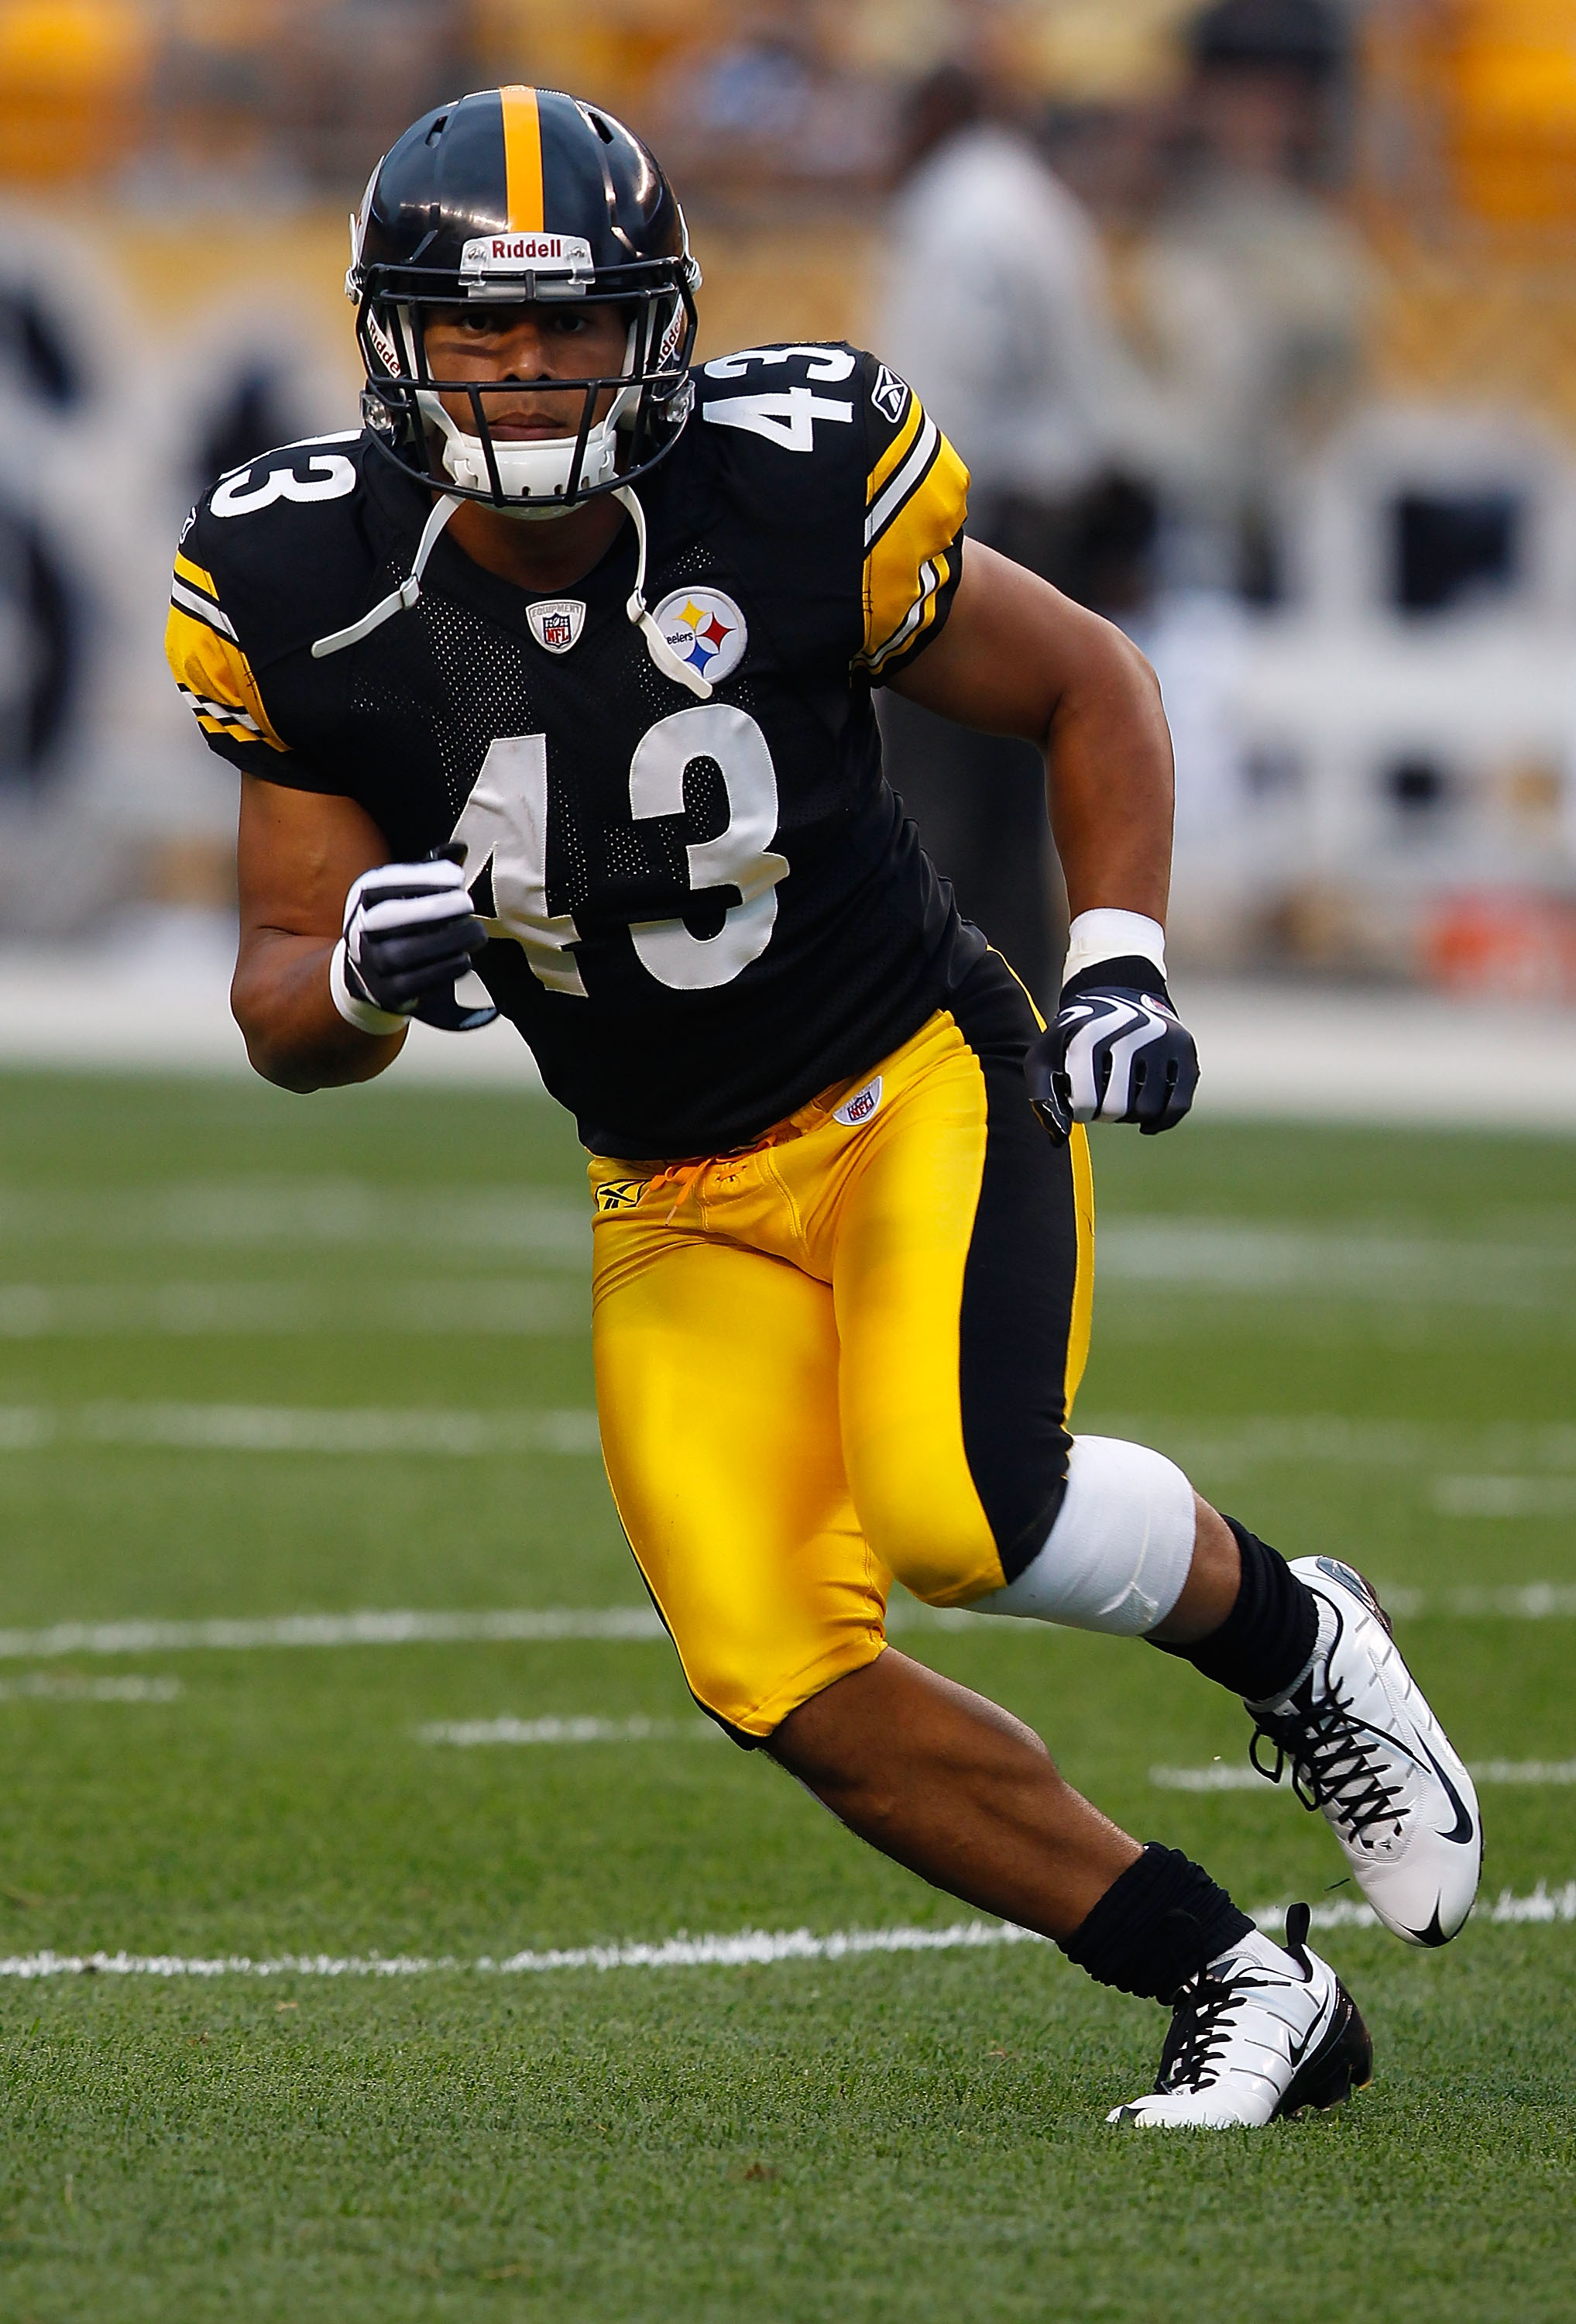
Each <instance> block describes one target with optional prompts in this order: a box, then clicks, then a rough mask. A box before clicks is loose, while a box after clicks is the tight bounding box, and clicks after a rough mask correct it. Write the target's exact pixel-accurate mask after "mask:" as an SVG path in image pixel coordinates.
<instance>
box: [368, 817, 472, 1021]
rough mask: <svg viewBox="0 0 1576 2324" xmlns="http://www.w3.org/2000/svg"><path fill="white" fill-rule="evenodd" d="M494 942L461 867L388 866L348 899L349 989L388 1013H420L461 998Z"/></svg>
mask: <svg viewBox="0 0 1576 2324" xmlns="http://www.w3.org/2000/svg"><path fill="white" fill-rule="evenodd" d="M486 941H487V931H486V929H485V928H484V927H483V926H482V923H481V921H480V920H479V919H478V918H477V917H476V913H475V907H474V906H473V904H472V902H471V899H470V896H469V895H468V893H467V892H466V889H465V872H464V871H463V869H462V868H461V866H460V865H459V864H458V863H456V862H451V861H449V859H448V858H447V856H439V857H438V859H437V860H436V861H433V862H427V863H381V864H379V865H378V866H377V868H376V869H375V870H374V871H364V872H363V873H362V875H361V877H360V879H359V880H357V881H355V885H354V886H353V887H352V889H351V890H350V893H349V894H348V895H347V896H346V899H345V935H344V938H343V940H342V942H343V968H344V978H345V984H346V990H347V991H348V992H349V994H350V996H351V998H352V999H353V1000H355V1001H361V1002H363V1003H364V1004H370V1005H371V1007H372V1008H373V1009H375V1010H382V1012H383V1013H384V1014H385V1015H387V1016H391V1017H410V1016H414V1015H415V1014H416V1013H417V1012H418V1010H419V1009H420V1008H421V1006H422V1003H423V1002H430V1001H431V1000H432V999H433V997H434V996H436V995H438V994H447V995H452V994H453V991H454V988H455V984H456V982H457V980H458V979H459V978H460V977H462V976H464V975H465V973H466V972H467V971H468V970H469V968H470V966H471V964H472V962H473V960H474V959H475V955H476V954H477V953H479V952H480V951H481V949H482V947H483V945H484V944H485V943H486Z"/></svg>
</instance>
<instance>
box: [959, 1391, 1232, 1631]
mask: <svg viewBox="0 0 1576 2324" xmlns="http://www.w3.org/2000/svg"><path fill="white" fill-rule="evenodd" d="M1193 1547H1194V1493H1193V1487H1192V1486H1191V1485H1190V1484H1189V1483H1188V1480H1187V1479H1186V1478H1185V1477H1184V1475H1183V1473H1182V1471H1181V1470H1180V1469H1179V1468H1178V1467H1177V1466H1176V1464H1175V1462H1174V1461H1167V1460H1166V1457H1165V1455H1164V1453H1160V1452H1151V1451H1150V1450H1149V1448H1148V1446H1147V1445H1145V1444H1129V1443H1124V1442H1123V1441H1122V1440H1121V1439H1120V1437H1114V1436H1081V1437H1079V1438H1078V1439H1077V1440H1076V1442H1075V1443H1074V1446H1073V1449H1072V1452H1071V1454H1070V1455H1069V1459H1068V1466H1067V1489H1066V1492H1065V1494H1064V1497H1063V1500H1062V1506H1061V1508H1060V1509H1059V1511H1058V1512H1057V1515H1056V1521H1055V1524H1054V1525H1053V1526H1052V1527H1051V1530H1050V1532H1049V1534H1048V1535H1046V1542H1045V1545H1044V1547H1043V1548H1042V1549H1041V1550H1040V1551H1039V1552H1038V1554H1037V1555H1036V1556H1035V1557H1033V1558H1031V1559H1030V1561H1029V1563H1028V1565H1027V1566H1026V1567H1025V1568H1024V1570H1023V1572H1021V1573H1019V1574H1018V1576H1017V1578H1016V1580H1014V1581H1012V1582H1009V1584H1008V1585H1007V1587H1006V1588H1005V1589H999V1590H993V1591H989V1592H987V1593H986V1594H985V1595H984V1596H982V1597H979V1598H976V1599H975V1600H973V1606H974V1610H975V1612H976V1613H982V1614H1017V1615H1023V1616H1028V1618H1030V1619H1033V1620H1037V1621H1041V1622H1060V1623H1063V1624H1064V1625H1065V1626H1066V1627H1067V1628H1070V1629H1074V1630H1104V1631H1108V1632H1110V1633H1111V1635H1112V1636H1113V1637H1140V1636H1142V1634H1143V1633H1144V1632H1145V1631H1147V1630H1152V1629H1153V1628H1155V1626H1156V1624H1157V1623H1159V1622H1163V1621H1164V1620H1165V1619H1166V1616H1167V1615H1168V1614H1169V1613H1170V1611H1171V1609H1172V1608H1173V1607H1174V1606H1175V1603H1176V1600H1177V1599H1178V1598H1179V1597H1180V1596H1181V1594H1182V1589H1183V1584H1184V1582H1186V1580H1187V1575H1188V1569H1189V1567H1190V1566H1191V1565H1192V1563H1193Z"/></svg>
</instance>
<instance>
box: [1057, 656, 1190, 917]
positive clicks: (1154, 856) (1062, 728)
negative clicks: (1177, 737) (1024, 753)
mask: <svg viewBox="0 0 1576 2324" xmlns="http://www.w3.org/2000/svg"><path fill="white" fill-rule="evenodd" d="M1100 627H1101V632H1102V634H1101V636H1100V637H1099V639H1098V641H1097V643H1096V644H1095V646H1094V647H1093V648H1092V650H1090V652H1089V653H1088V655H1087V657H1086V659H1084V661H1083V666H1082V667H1081V668H1080V670H1079V672H1078V675H1077V677H1076V678H1074V680H1073V681H1072V682H1071V683H1069V684H1068V686H1067V687H1065V688H1064V691H1063V692H1062V694H1061V695H1060V696H1059V698H1058V700H1057V702H1056V705H1055V709H1054V711H1053V713H1052V715H1051V719H1050V723H1049V727H1048V731H1047V733H1046V800H1047V804H1048V806H1049V809H1050V817H1051V829H1052V831H1053V833H1054V834H1055V842H1056V852H1057V853H1058V855H1059V856H1060V857H1061V861H1062V870H1063V872H1064V876H1065V879H1066V882H1067V903H1068V908H1069V909H1070V911H1071V912H1072V915H1073V917H1074V918H1077V916H1078V915H1079V913H1080V912H1088V911H1094V910H1097V909H1099V908H1101V907H1115V908H1119V909H1120V910H1123V911H1129V912H1141V913H1143V914H1145V915H1146V916H1147V918H1150V919H1152V920H1158V921H1160V922H1161V923H1162V924H1163V923H1164V921H1165V918H1166V898H1167V895H1168V893H1169V890H1170V883H1171V824H1172V761H1171V736H1170V733H1169V731H1168V729H1167V727H1166V714H1165V711H1164V710H1163V708H1162V707H1161V702H1160V688H1159V686H1158V685H1157V682H1156V678H1155V674H1154V672H1153V670H1152V669H1150V668H1149V665H1148V663H1147V661H1146V660H1145V659H1144V657H1143V655H1142V654H1141V653H1139V652H1138V649H1137V648H1136V647H1135V646H1132V645H1130V644H1129V641H1128V640H1127V639H1126V638H1124V637H1123V636H1122V635H1121V633H1120V632H1119V631H1117V630H1114V629H1112V628H1111V626H1110V625H1109V624H1108V623H1104V622H1102V623H1101V625H1100Z"/></svg>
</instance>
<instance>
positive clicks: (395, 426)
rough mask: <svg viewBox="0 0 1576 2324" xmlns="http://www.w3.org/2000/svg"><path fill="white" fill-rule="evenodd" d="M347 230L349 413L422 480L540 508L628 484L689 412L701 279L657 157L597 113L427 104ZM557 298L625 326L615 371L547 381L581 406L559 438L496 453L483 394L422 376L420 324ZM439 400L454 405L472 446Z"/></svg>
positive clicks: (535, 91)
mask: <svg viewBox="0 0 1576 2324" xmlns="http://www.w3.org/2000/svg"><path fill="white" fill-rule="evenodd" d="M350 233H351V263H350V271H349V272H348V274H347V275H346V282H345V287H346V291H347V293H348V294H349V296H350V297H351V298H353V299H355V300H356V301H357V314H356V337H357V338H358V340H359V342H360V345H361V349H362V353H363V355H364V358H365V361H366V378H367V383H366V389H365V392H364V395H363V397H362V411H363V416H364V420H365V421H366V424H367V426H368V428H369V429H371V431H372V433H373V438H374V439H375V440H376V441H377V442H378V443H379V444H380V445H381V446H382V448H383V449H384V451H385V452H387V453H388V454H389V455H390V457H392V458H393V459H394V460H395V461H396V462H397V463H398V464H399V465H400V466H401V467H403V468H405V469H406V470H408V471H409V472H410V474H412V475H417V476H419V478H420V479H421V480H422V482H423V483H425V484H434V485H436V486H437V487H438V489H440V490H441V491H442V492H443V493H445V494H446V495H447V496H450V497H452V498H459V499H465V500H478V501H486V502H490V503H492V504H493V506H494V507H498V508H502V509H508V510H512V511H513V512H517V513H524V512H527V511H529V510H530V507H531V505H532V504H533V503H534V504H536V505H537V506H539V507H540V508H542V510H543V511H544V512H546V511H548V510H549V509H551V508H552V507H554V506H555V505H556V506H557V507H558V508H563V507H566V506H568V505H571V504H573V503H576V502H580V501H584V500H587V499H589V498H591V497H592V496H593V495H594V494H595V493H607V492H613V491H617V490H619V489H621V488H622V487H623V486H626V485H628V484H630V482H631V480H632V479H633V478H634V477H637V476H640V475H644V474H645V472H646V471H647V470H648V469H649V468H650V467H652V466H655V464H656V462H657V461H659V459H660V458H661V457H662V456H663V454H664V453H665V452H667V451H668V450H669V449H670V447H672V445H673V444H674V443H676V442H677V438H678V435H679V432H680V430H681V429H683V426H684V423H685V421H686V420H687V418H688V416H689V409H690V404H691V401H692V400H693V395H692V390H691V386H690V383H689V378H688V366H689V358H690V354H691V351H692V349H693V347H694V345H695V329H696V316H695V292H696V290H697V289H698V287H699V284H700V269H699V268H698V267H697V266H696V263H695V260H694V259H693V258H692V257H691V256H690V252H689V236H688V234H687V231H686V228H685V223H684V213H683V211H682V210H681V209H680V208H679V207H678V203H677V198H675V196H674V193H673V189H672V188H671V187H670V186H669V184H668V180H667V179H666V178H665V177H664V176H663V174H662V171H661V170H660V169H659V166H658V164H657V161H656V160H655V158H654V156H653V155H652V154H651V153H650V152H649V151H648V150H647V148H646V147H645V146H644V145H643V144H642V143H641V140H640V139H639V138H638V137H636V136H634V135H633V134H631V131H629V130H628V129H626V128H625V127H624V126H623V124H622V122H618V121H615V120H614V119H613V115H611V114H608V113H604V112H603V111H602V109H601V108H600V107H599V106H594V105H586V104H584V103H582V102H581V100H580V99H579V98H578V97H567V96H566V95H565V94H564V92H563V91H562V90H560V89H549V88H540V89H539V88H488V89H481V90H478V91H476V92H475V94H473V95H472V96H469V97H459V98H457V99H456V101H455V102H454V103H453V104H451V105H443V106H438V108H437V110H436V111H434V112H432V113H428V114H424V115H422V117H421V119H420V120H419V121H418V122H416V123H414V124H412V126H411V127H410V128H409V129H408V130H407V131H406V132H405V134H404V135H403V136H402V137H401V139H400V141H399V143H398V144H397V145H395V146H394V147H393V148H392V151H391V152H389V153H387V154H386V155H385V156H384V158H383V159H382V161H380V162H379V163H378V166H377V168H376V169H375V170H374V171H373V174H372V177H371V180H369V182H368V185H367V189H366V193H365V195H364V198H363V200H362V206H361V212H360V215H359V217H353V218H352V220H351V226H350ZM558 299H575V300H597V301H599V302H602V303H604V304H606V303H612V304H614V305H616V306H617V307H618V308H619V309H621V310H622V311H623V312H624V313H626V314H627V316H628V319H629V333H628V338H627V341H626V352H625V357H624V367H623V370H622V373H620V374H616V375H615V376H613V377H611V378H601V379H585V380H566V381H564V382H562V383H561V384H562V385H563V386H564V387H565V388H566V389H567V390H568V391H570V392H575V391H576V390H577V391H579V392H580V393H581V397H582V406H581V417H580V424H579V428H578V429H577V431H576V434H575V435H574V436H572V437H570V436H566V437H563V438H553V439H550V440H548V441H542V440H538V441H536V442H527V443H512V442H508V441H494V439H493V435H492V433H491V431H490V429H489V428H488V425H487V416H486V408H485V395H484V390H485V389H486V388H487V386H489V385H492V386H493V387H494V388H496V385H497V383H496V381H493V382H491V383H489V382H487V381H478V380H464V379H447V378H445V379H442V380H435V379H434V378H433V377H432V375H431V373H430V371H429V366H428V360H427V348H426V322H427V318H428V317H429V314H430V313H431V311H432V309H434V308H437V307H449V308H452V307H455V306H459V305H464V304H465V303H466V302H467V301H469V300H495V301H508V302H511V303H520V302H522V301H527V300H558ZM557 384H559V383H557V382H555V385H557ZM439 387H441V388H442V389H443V390H444V391H445V392H447V393H449V394H459V395H464V396H465V397H466V398H467V400H468V401H469V404H470V408H471V412H472V415H473V418H474V421H475V434H474V435H471V434H468V433H467V432H466V431H465V430H464V429H461V428H460V427H459V425H458V424H457V422H456V420H454V419H453V418H452V417H451V415H450V414H449V413H448V412H447V411H446V410H445V409H444V407H443V405H442V403H441V402H440V401H439V400H438V392H437V391H438V388H439ZM609 389H611V390H613V400H612V405H611V409H610V410H608V411H607V412H606V413H605V414H604V417H603V418H602V419H601V420H598V419H597V416H596V407H597V401H598V399H599V397H600V396H601V395H603V394H604V392H605V391H607V390H609Z"/></svg>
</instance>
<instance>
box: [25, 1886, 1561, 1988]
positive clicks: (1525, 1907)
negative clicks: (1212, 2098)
mask: <svg viewBox="0 0 1576 2324" xmlns="http://www.w3.org/2000/svg"><path fill="white" fill-rule="evenodd" d="M1251 1917H1252V1918H1253V1920H1254V1921H1255V1922H1256V1923H1258V1926H1259V1927H1260V1928H1262V1929H1267V1930H1273V1929H1277V1928H1279V1927H1281V1926H1282V1925H1283V1924H1284V1922H1285V1919H1286V1906H1285V1905H1284V1904H1262V1905H1260V1906H1259V1907H1258V1910H1257V1911H1256V1912H1255V1913H1254V1914H1252V1916H1251ZM1312 1918H1313V1926H1314V1928H1316V1929H1348V1928H1368V1927H1371V1926H1375V1925H1377V1923H1376V1922H1375V1916H1374V1914H1373V1913H1372V1912H1371V1911H1370V1909H1369V1906H1368V1905H1366V1904H1354V1903H1350V1902H1349V1901H1347V1900H1346V1899H1345V1898H1342V1899H1341V1901H1340V1902H1339V1903H1337V1904H1315V1905H1314V1906H1313V1915H1312ZM1474 1918H1475V1919H1476V1920H1477V1921H1478V1922H1479V1923H1483V1922H1491V1923H1499V1924H1506V1923H1513V1924H1514V1923H1531V1924H1533V1925H1535V1926H1536V1925H1545V1926H1546V1925H1549V1924H1552V1923H1557V1922H1569V1921H1576V1880H1571V1881H1567V1882H1566V1883H1565V1884H1564V1886H1562V1887H1558V1888H1554V1889H1553V1890H1551V1889H1550V1887H1549V1886H1548V1884H1547V1882H1546V1881H1543V1880H1540V1881H1539V1882H1538V1884H1537V1886H1536V1887H1535V1888H1534V1889H1533V1890H1532V1891H1531V1892H1530V1893H1529V1894H1528V1895H1525V1896H1516V1895H1512V1893H1511V1891H1510V1890H1509V1889H1508V1888H1506V1889H1503V1890H1501V1892H1500V1895H1499V1896H1498V1900H1497V1901H1496V1902H1495V1903H1494V1904H1490V1905H1483V1906H1479V1910H1478V1912H1477V1914H1475V1915H1474ZM1044 1943H1046V1939H1045V1938H1043V1937H1037V1936H1036V1935H1035V1934H1034V1933H1033V1932H1031V1931H1030V1930H1028V1929H1018V1928H1014V1927H1012V1926H1011V1925H1010V1924H1009V1923H1002V1922H996V1921H954V1922H953V1923H951V1924H950V1926H948V1927H945V1928H940V1929H922V1928H901V1927H899V1928H892V1929H837V1930H834V1931H833V1932H832V1933H831V1934H830V1935H828V1936H823V1937H818V1936H816V1935H814V1934H813V1933H812V1932H811V1931H810V1930H808V1929H788V1930H767V1929H742V1930H740V1931H739V1932H737V1933H736V1934H733V1935H730V1936H702V1937H688V1936H684V1937H669V1938H668V1939H666V1940H665V1941H662V1942H660V1943H657V1944H622V1945H571V1946H564V1947H562V1948H555V1949H554V1950H551V1951H548V1952H519V1953H510V1954H507V1955H505V1956H504V1957H503V1958H502V1959H497V1958H495V1957H494V1956H493V1955H492V1954H489V1953H484V1954H482V1955H481V1956H480V1957H479V1958H477V1959H476V1960H460V1959H459V1957H458V1956H457V1955H456V1954H453V1953H442V1954H435V1955H432V1956H428V1955H425V1954H419V1953H281V1954H277V1955H273V1956H271V1957H266V1958H263V1959H254V1958H253V1956H252V1955H251V1954H249V1953H225V1954H218V1955H213V1956H206V1957H205V1956H201V1955H198V1956H191V1955H185V1954H180V1953H128V1952H114V1953H111V1952H95V1953H57V1952H36V1953H12V1954H10V1955H8V1956H6V1957H5V1958H3V1959H0V1978H19V1979H23V1980H32V1979H36V1978H51V1977H80V1976H83V1975H84V1974H88V1975H92V1974H97V1975H98V1976H101V1977H147V1978H186V1977H190V1978H217V1977H241V1978H275V1977H322V1978H336V1977H337V1978H408V1977H430V1976H433V1975H436V1974H438V1973H440V1972H442V1971H446V1970H447V1971H449V1972H454V1971H459V1972H461V1973H465V1972H469V1973H471V1974H474V1975H480V1976H484V1977H529V1976H546V1975H550V1974H552V1973H553V1972H554V1971H556V1970H561V1969H598V1970H602V1971H606V1970H608V1969H754V1968H766V1967H770V1966H771V1965H772V1964H774V1963H776V1962H778V1961H843V1960H862V1959H863V1958H865V1957H867V1956H869V1955H870V1954H872V1953H939V1952H959V1951H967V1952H972V1951H980V1950H988V1949H994V1948H995V1947H997V1946H1000V1945H1024V1944H1030V1945H1037V1944H1044Z"/></svg>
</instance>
